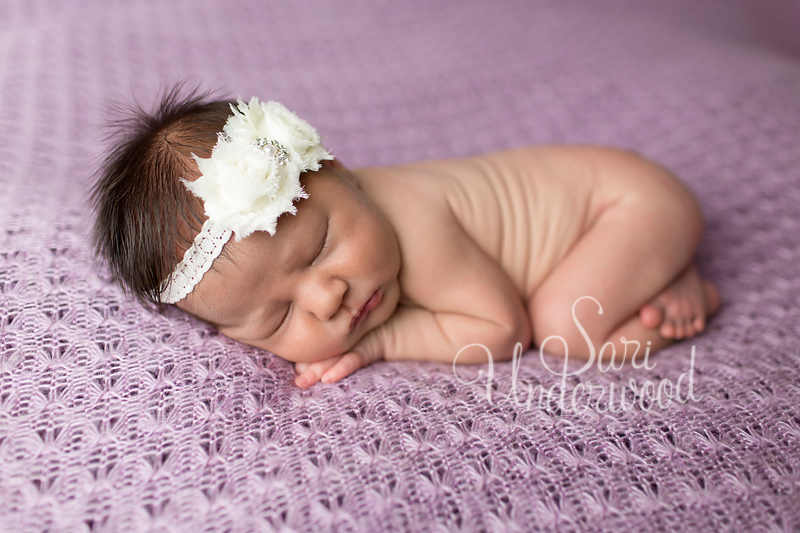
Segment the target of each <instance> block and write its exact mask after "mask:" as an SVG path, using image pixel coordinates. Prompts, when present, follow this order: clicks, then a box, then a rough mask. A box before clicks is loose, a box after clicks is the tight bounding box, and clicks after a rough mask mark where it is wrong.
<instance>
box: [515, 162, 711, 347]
mask: <svg viewBox="0 0 800 533" xmlns="http://www.w3.org/2000/svg"><path fill="white" fill-rule="evenodd" d="M598 168H600V169H601V170H600V172H604V179H601V180H598V183H599V184H600V185H599V187H600V188H601V190H600V191H598V195H599V197H600V198H601V201H600V205H601V207H600V208H598V209H597V210H596V213H595V214H594V218H593V219H592V220H591V221H590V222H591V223H590V225H589V227H588V229H587V230H586V232H585V233H584V234H583V235H582V236H581V237H580V239H579V240H578V241H577V242H576V243H575V245H574V246H573V248H572V249H571V250H570V252H569V253H568V255H567V256H566V257H565V258H564V260H563V261H562V262H561V263H560V264H559V265H558V266H557V267H556V268H555V269H554V271H553V272H552V273H551V274H550V275H549V276H548V277H547V278H546V279H545V281H544V282H543V283H542V284H541V285H540V286H539V287H538V288H537V289H536V291H535V292H534V294H533V295H532V296H531V299H530V301H529V302H528V309H529V312H530V315H531V320H532V327H533V334H534V341H535V342H536V344H537V345H538V346H541V343H542V341H544V340H545V339H546V338H547V337H551V336H555V337H552V338H551V339H550V340H548V341H547V343H546V345H545V346H544V350H545V351H547V352H551V353H556V354H561V355H565V354H568V355H569V356H570V357H579V358H581V357H582V358H586V357H589V355H590V351H591V348H590V347H589V345H590V344H591V346H592V348H593V349H594V351H595V353H596V354H599V353H600V350H601V348H602V346H603V345H604V344H606V343H609V342H610V343H611V344H612V345H613V347H614V348H615V349H616V351H617V353H618V354H619V357H621V356H622V354H623V353H624V350H625V348H626V343H625V342H624V341H627V342H628V343H630V342H631V341H638V342H639V343H641V346H642V348H644V347H645V346H647V343H648V342H650V343H651V345H650V347H651V351H653V350H657V349H659V348H662V347H664V346H666V345H667V344H669V343H670V342H672V341H671V339H669V338H667V337H679V336H683V335H687V334H694V333H696V332H699V330H700V329H702V327H703V326H704V322H703V323H700V322H698V321H697V320H696V318H697V317H696V316H695V315H694V314H693V313H694V312H695V311H694V308H695V307H699V308H700V316H701V318H702V319H705V317H707V316H708V315H710V314H712V313H713V312H714V311H716V307H717V306H718V302H717V296H716V291H715V290H714V289H713V287H711V286H710V284H709V285H705V284H704V283H703V282H702V281H701V280H700V279H699V276H697V271H696V269H695V268H694V267H693V266H692V265H691V258H692V255H693V254H694V252H695V250H696V247H697V245H698V243H699V242H700V237H701V234H702V230H703V220H702V214H701V212H700V209H699V206H698V204H697V201H696V200H695V198H694V196H693V195H692V194H691V193H690V192H689V191H688V190H687V189H686V188H685V187H684V186H683V185H682V184H681V183H680V182H678V181H677V180H676V179H675V178H673V177H672V176H671V175H670V174H669V173H668V172H667V171H666V170H665V169H663V168H661V167H659V166H657V165H654V164H652V163H650V162H648V161H645V160H643V159H641V158H639V157H637V156H635V155H633V154H628V153H621V152H610V153H609V154H608V155H607V157H606V156H603V157H602V158H601V159H600V160H599V163H598ZM582 297H591V298H593V299H594V300H592V299H590V298H583V299H582ZM575 302H577V304H575ZM675 302H690V304H687V305H686V309H687V311H686V313H684V312H683V303H681V305H677V304H675ZM573 304H575V306H574V307H575V309H574V313H575V316H574V317H573ZM598 304H599V306H601V307H602V314H599V310H600V307H598ZM640 310H641V314H642V315H643V316H642V317H641V318H640V316H639V311H640ZM683 315H685V316H683ZM687 321H691V323H692V329H691V331H689V329H688V328H686V327H685V326H683V325H682V326H680V328H682V329H681V330H680V331H678V329H679V328H678V326H675V324H678V323H680V324H683V323H684V322H687ZM660 324H663V326H664V327H662V331H659V330H657V329H653V328H656V327H657V326H659V325H660ZM579 325H580V327H582V328H584V330H585V333H582V332H581V331H580V330H579ZM668 325H672V327H673V330H672V331H669V328H668V327H667V326H668ZM670 333H671V334H670ZM681 333H682V334H681ZM561 339H563V341H562V340H561ZM587 339H588V340H587ZM631 350H632V347H631V348H628V352H629V355H630V352H631ZM608 351H609V348H606V353H608ZM617 360H619V358H618V359H617Z"/></svg>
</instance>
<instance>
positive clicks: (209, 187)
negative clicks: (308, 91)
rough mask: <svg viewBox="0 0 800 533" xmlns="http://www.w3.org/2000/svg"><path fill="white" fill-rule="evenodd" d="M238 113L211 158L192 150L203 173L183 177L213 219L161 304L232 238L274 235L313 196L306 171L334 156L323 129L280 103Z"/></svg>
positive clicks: (254, 102) (188, 286) (166, 286)
mask: <svg viewBox="0 0 800 533" xmlns="http://www.w3.org/2000/svg"><path fill="white" fill-rule="evenodd" d="M231 111H232V112H233V115H231V117H230V118H228V121H227V122H226V123H225V127H224V128H223V131H222V132H220V134H219V139H218V141H217V144H216V145H214V149H213V150H212V152H211V157H210V158H207V159H204V158H201V157H197V156H196V155H193V157H194V159H195V161H196V162H197V167H198V169H199V170H200V177H199V178H198V179H196V180H195V181H192V182H190V181H187V180H184V179H181V181H182V182H183V184H184V185H185V186H186V188H187V189H189V191H191V192H192V193H193V194H194V195H195V196H197V197H198V198H200V199H201V200H203V203H204V206H205V214H206V216H207V217H208V219H207V220H206V221H205V223H203V227H202V229H201V230H200V233H199V234H198V235H197V236H196V237H195V239H194V242H193V243H192V246H191V247H190V248H189V249H188V250H186V253H185V254H184V256H183V260H181V262H180V263H178V265H177V266H176V267H175V270H174V271H173V272H172V274H170V276H169V277H168V278H167V279H165V280H164V281H163V282H162V284H161V287H162V289H161V295H160V301H161V302H162V303H165V304H174V303H176V302H179V301H181V300H182V299H184V298H185V297H186V296H187V295H188V294H189V293H191V292H192V290H193V289H194V287H195V286H196V285H197V284H198V283H199V282H200V280H201V279H203V275H204V274H205V273H206V272H208V270H209V269H210V268H211V265H212V264H213V263H214V260H215V259H216V258H217V257H219V254H220V253H221V252H222V249H223V247H224V246H225V244H226V243H227V242H228V241H229V240H230V238H231V235H235V238H236V240H237V241H238V240H241V239H243V238H245V237H247V236H248V235H250V234H251V233H253V232H254V231H266V232H267V233H269V234H270V235H274V234H275V228H276V226H277V223H278V217H280V216H281V215H283V214H284V213H290V214H295V213H296V212H297V207H296V206H295V205H294V202H295V201H296V200H299V199H301V198H307V197H308V194H306V192H305V191H304V190H303V186H302V185H301V184H300V174H301V173H303V172H306V171H308V170H312V171H314V170H319V169H320V167H321V164H320V162H321V161H323V160H330V159H333V156H332V155H331V154H330V153H329V152H328V151H327V150H325V149H324V148H323V147H322V144H321V141H320V137H319V134H318V133H317V131H316V130H315V129H314V128H313V127H312V126H311V125H310V124H308V123H307V122H305V121H304V120H302V119H301V118H299V117H298V116H297V115H295V114H294V113H292V112H291V111H289V110H288V109H286V108H285V107H284V106H283V105H281V104H280V103H278V102H263V103H262V102H259V100H258V98H255V97H254V98H252V99H251V100H250V102H249V103H247V104H246V103H244V102H243V101H242V100H241V99H240V100H238V104H237V105H235V106H234V105H231Z"/></svg>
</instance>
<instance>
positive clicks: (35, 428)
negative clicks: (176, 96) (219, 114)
mask: <svg viewBox="0 0 800 533" xmlns="http://www.w3.org/2000/svg"><path fill="white" fill-rule="evenodd" d="M792 17H795V18H792ZM797 28H800V10H799V9H798V8H796V4H795V3H794V2H793V0H752V1H747V0H705V1H703V2H697V1H695V0H670V1H669V2H661V1H655V0H616V1H614V2H594V1H591V0H584V1H578V0H569V1H564V0H558V1H557V0H550V1H548V0H528V1H521V0H520V1H515V0H497V1H492V2H483V1H479V0H460V1H458V2H456V1H453V2H445V1H443V0H434V1H422V0H409V1H404V2H383V1H371V0H354V1H349V2H326V1H325V0H306V1H303V2H280V3H279V2H260V1H256V0H226V1H225V2H218V1H215V0H175V1H172V2H158V1H156V0H131V1H118V2H93V1H90V0H76V1H70V2H64V1H61V0H4V1H3V2H2V4H0V186H1V187H0V228H1V229H0V516H1V517H2V518H0V529H2V530H3V531H15V532H16V531H69V532H80V531H125V532H136V531H192V532H194V531H201V530H202V531H278V530H280V531H315V532H317V531H530V530H537V531H676V530H684V531H710V530H717V531H771V532H772V531H800V415H799V414H798V406H800V311H798V305H797V301H798V298H800V269H798V264H800V216H798V215H800V208H798V206H800V55H798V53H799V52H800V46H798V42H797V41H792V38H794V37H796V34H797ZM182 78H189V79H191V80H196V81H202V85H203V86H204V87H209V88H215V87H219V88H221V89H222V90H223V91H226V92H225V94H226V95H227V96H233V97H235V96H237V95H242V96H243V97H249V96H251V95H258V96H260V97H261V98H265V99H276V100H280V101H283V102H284V103H286V104H287V105H288V106H289V107H290V108H292V109H295V110H297V111H298V113H299V114H300V115H301V116H303V117H305V118H307V120H308V121H309V122H311V123H312V124H314V125H315V126H316V127H317V129H318V130H319V131H320V132H321V133H322V134H323V136H324V139H325V143H326V145H327V146H328V147H329V148H330V149H331V150H332V151H333V152H334V153H335V154H337V156H338V157H339V158H340V159H341V160H342V161H343V162H344V163H345V164H347V165H350V166H353V167H357V166H363V165H380V164H391V163H398V162H404V161H411V160H418V159H421V158H435V157H449V156H461V155H468V154H475V153H480V152H488V151H492V150H497V149H502V148H507V147H512V146H519V145H523V144H536V143H603V144H611V145H616V146H621V147H627V148H632V149H636V150H638V151H640V152H642V153H644V154H645V155H647V156H649V157H651V158H654V159H656V160H658V161H661V162H663V163H664V164H665V165H667V166H669V167H670V168H672V169H673V170H674V171H675V172H676V173H677V174H678V175H680V176H681V177H682V178H683V179H684V180H685V181H686V182H687V183H688V185H689V186H690V187H691V188H692V190H693V191H694V192H695V193H696V194H697V196H698V197H699V198H700V201H701V203H702V205H703V208H704V210H705V214H706V216H707V221H708V222H707V229H706V235H705V239H704V242H703V244H702V245H701V249H700V251H699V253H698V257H697V261H698V263H699V265H700V267H701V270H702V272H703V274H704V275H705V276H707V277H709V278H710V279H711V280H713V281H714V282H715V283H716V284H717V286H718V287H719V289H720V291H721V294H722V297H723V301H724V307H723V309H722V311H721V312H720V313H719V315H718V316H717V317H716V318H714V320H713V321H712V322H711V323H710V326H709V328H708V331H707V332H706V333H704V334H703V335H701V336H700V337H698V338H696V339H692V340H691V341H687V342H681V343H678V344H675V345H674V346H672V347H670V348H669V349H667V350H664V351H663V352H661V353H659V354H657V355H655V356H653V357H651V358H650V360H649V365H648V366H649V368H638V369H637V368H631V367H627V368H624V369H611V370H608V371H604V370H606V369H598V368H597V366H592V367H591V368H588V369H582V368H580V367H579V366H578V365H576V364H570V365H569V366H568V368H567V371H568V373H569V374H570V375H568V376H565V375H564V374H565V371H564V369H563V368H562V367H561V366H560V365H559V362H558V360H556V359H554V358H551V357H549V356H545V357H543V358H540V357H539V354H538V352H535V351H531V352H528V353H526V354H524V355H523V356H522V357H521V358H519V359H518V360H517V361H515V362H514V363H511V362H505V363H496V364H494V365H493V366H491V367H490V366H489V365H482V366H463V367H458V368H457V369H456V370H457V373H456V372H454V369H453V368H452V367H450V366H447V365H440V364H434V363H418V362H395V363H388V362H382V363H378V364H374V365H372V366H370V367H368V368H366V369H363V370H360V371H359V372H357V373H356V374H354V375H352V376H350V377H348V378H347V379H345V380H343V381H342V382H340V383H336V384H332V385H324V384H320V385H316V386H314V387H313V388H311V389H309V390H305V391H302V390H299V389H297V388H296V387H295V386H294V385H293V384H292V378H293V370H292V367H291V365H290V364H289V363H287V362H285V361H283V360H280V359H278V358H276V357H274V356H272V355H270V354H267V353H263V352H260V351H258V350H256V349H253V348H248V347H245V346H242V345H239V344H236V343H234V342H232V341H230V340H228V339H226V338H225V337H223V336H221V335H219V334H218V333H216V332H215V331H213V330H212V329H211V328H209V327H207V326H205V325H203V324H201V323H199V322H197V321H196V320H193V319H191V318H189V317H187V316H184V315H182V314H181V313H179V312H177V311H170V312H168V313H167V314H166V315H165V316H160V315H156V314H153V313H151V312H148V311H146V310H144V309H142V308H140V307H139V306H137V305H136V304H134V303H132V302H129V301H127V300H126V299H125V297H124V296H123V295H122V293H121V292H120V290H118V289H117V288H116V287H115V286H113V285H112V284H111V283H110V281H109V280H108V277H107V275H106V274H105V273H103V272H100V271H98V269H96V268H95V267H93V265H92V261H91V258H90V248H89V245H88V233H89V227H90V214H89V212H88V209H87V191H88V189H89V186H90V183H91V179H90V174H91V171H92V169H93V168H94V167H95V166H96V163H97V160H98V158H99V157H100V155H101V153H102V143H101V142H100V141H101V138H102V137H103V135H104V132H103V131H102V129H101V128H100V126H99V125H100V124H101V122H102V121H103V117H104V106H105V105H106V102H107V101H109V100H117V101H119V100H122V101H130V100H131V98H132V97H131V95H132V94H133V95H135V96H136V98H137V99H138V100H139V101H140V102H142V103H143V104H144V105H146V106H147V105H149V103H150V102H153V101H154V99H155V96H156V95H157V93H158V92H159V89H161V88H163V87H165V86H167V85H169V84H171V83H173V82H175V81H176V80H180V79H182Z"/></svg>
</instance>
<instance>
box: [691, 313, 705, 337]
mask: <svg viewBox="0 0 800 533" xmlns="http://www.w3.org/2000/svg"><path fill="white" fill-rule="evenodd" d="M704 329H706V319H705V318H703V317H702V316H698V317H697V318H695V319H694V330H695V332H697V333H700V332H701V331H703V330H704Z"/></svg>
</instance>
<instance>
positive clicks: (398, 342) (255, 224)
mask: <svg viewBox="0 0 800 533" xmlns="http://www.w3.org/2000/svg"><path fill="white" fill-rule="evenodd" d="M121 124H122V127H121V128H120V129H119V130H118V131H117V135H116V137H115V145H114V147H113V148H112V151H111V152H110V154H109V156H108V157H107V159H106V161H105V163H104V165H103V168H102V170H101V172H100V176H99V179H98V182H97V184H96V185H95V188H94V191H93V200H94V207H95V213H96V220H95V226H94V240H95V245H96V249H97V252H98V254H99V255H100V256H101V257H102V258H103V259H104V260H105V262H106V263H107V265H108V268H109V269H110V271H111V273H112V275H113V276H114V278H115V279H116V280H117V281H118V282H119V283H121V285H122V286H123V287H124V288H125V289H126V290H127V291H128V292H129V293H130V294H131V295H133V296H134V297H136V298H137V299H138V300H140V301H142V302H144V303H149V304H151V305H155V306H158V307H159V308H163V306H165V305H169V304H174V305H176V306H177V307H178V308H180V309H182V310H184V311H185V312H187V313H190V314H191V315H193V316H195V317H197V318H199V319H200V320H203V321H205V322H207V323H209V324H212V325H213V326H214V327H216V328H217V329H218V330H219V331H220V332H221V333H223V334H224V335H226V336H228V337H230V338H231V339H234V340H236V341H239V342H243V343H246V344H249V345H252V346H256V347H258V348H262V349H264V350H267V351H269V352H272V353H274V354H276V355H278V356H280V357H282V358H284V359H286V360H288V361H291V362H293V363H295V369H296V371H297V376H296V379H295V382H296V384H297V385H298V386H299V387H303V388H305V387H310V386H311V385H313V384H315V383H317V382H318V381H323V382H325V383H331V382H335V381H337V380H340V379H342V378H343V377H345V376H347V375H349V374H351V373H353V372H355V371H356V370H357V369H359V368H361V367H363V366H366V365H368V364H370V363H372V362H374V361H378V360H387V361H394V360H402V359H418V360H426V361H439V362H445V363H454V362H456V363H458V364H462V363H467V364H470V363H471V364H477V363H485V362H487V360H488V358H489V357H491V358H492V359H493V360H495V361H500V360H508V359H511V357H512V354H513V353H514V349H515V346H517V344H520V343H521V345H522V346H524V347H527V346H530V345H531V344H534V345H536V346H539V347H541V348H542V349H544V350H545V351H547V352H549V353H553V354H558V355H562V356H564V357H575V358H582V359H588V358H595V357H606V358H608V357H611V356H612V355H615V354H626V353H627V354H630V353H631V351H632V348H631V347H632V346H636V347H644V346H647V348H648V349H649V350H650V351H651V352H652V351H655V350H658V349H659V348H662V347H665V346H667V345H669V344H670V343H672V342H674V341H675V340H677V339H683V338H687V337H691V336H693V335H696V334H698V333H699V332H701V331H702V330H703V329H704V327H705V325H706V321H707V319H708V317H709V316H711V315H712V314H713V313H715V312H716V311H717V309H718V307H719V296H718V293H717V291H716V289H715V288H714V286H713V285H712V284H711V283H709V282H708V281H706V280H703V279H702V278H701V277H700V275H699V273H698V270H697V268H696V266H695V265H694V264H693V262H692V261H693V260H692V257H693V255H694V253H695V250H696V249H697V246H698V243H699V241H700V237H701V234H702V231H703V217H702V214H701V211H700V208H699V206H698V203H697V200H696V199H695V198H694V196H693V195H692V194H691V192H690V191H689V190H688V189H687V188H686V187H685V186H684V185H683V184H682V183H681V182H680V181H678V180H677V179H676V178H675V177H674V176H673V175H672V174H670V173H669V172H668V171H667V170H666V169H664V168H663V167H661V166H659V165H657V164H654V163H652V162H650V161H648V160H646V159H644V158H642V157H640V156H638V155H636V154H635V153H632V152H629V151H625V150H619V149H612V148H605V147H595V146H537V147H527V148H517V149H513V150H508V151H504V152H500V153H495V154H489V155H481V156H476V157H469V158H465V159H448V160H440V161H423V162H419V163H412V164H404V165H399V166H393V167H388V168H363V169H357V170H356V169H348V168H347V167H345V166H344V165H343V164H342V163H341V162H339V161H338V160H337V159H335V158H334V157H333V156H332V155H331V154H330V153H329V152H328V151H327V150H326V149H325V148H323V146H322V144H321V142H320V137H319V135H318V134H317V132H316V130H315V129H314V128H313V127H311V126H310V125H309V124H308V123H306V122H305V121H303V120H302V119H300V118H298V117H297V116H296V115H295V114H294V113H292V112H291V111H288V110H287V109H286V108H285V107H283V106H282V105H281V104H279V103H277V102H266V103H265V102H261V101H259V100H258V99H257V98H253V99H251V100H250V101H249V102H248V103H245V102H243V101H241V100H239V101H238V102H236V103H233V102H224V101H209V100H208V99H207V98H204V97H202V96H198V95H197V94H196V93H192V94H189V95H187V96H181V91H180V90H178V89H176V90H173V91H172V92H171V93H170V94H168V95H167V96H166V97H165V98H164V100H163V101H162V102H161V105H160V108H159V109H158V110H157V111H156V112H155V113H153V114H148V113H145V112H143V111H141V110H139V111H137V112H135V113H134V114H133V115H132V116H131V117H130V118H129V119H127V121H124V122H122V123H121ZM470 346H480V347H481V348H480V349H468V347H470ZM616 357H617V360H619V357H620V356H619V355H616Z"/></svg>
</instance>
